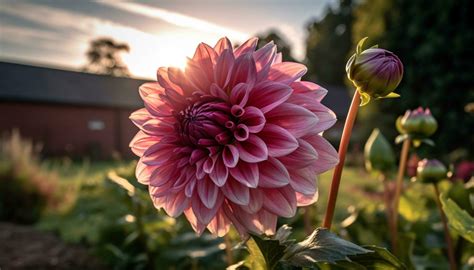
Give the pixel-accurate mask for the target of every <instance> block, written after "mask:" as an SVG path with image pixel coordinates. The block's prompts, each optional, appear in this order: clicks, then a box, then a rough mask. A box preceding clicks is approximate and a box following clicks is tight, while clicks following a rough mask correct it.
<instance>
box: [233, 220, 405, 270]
mask: <svg viewBox="0 0 474 270" xmlns="http://www.w3.org/2000/svg"><path fill="white" fill-rule="evenodd" d="M290 233H291V228H290V227H288V226H286V225H283V226H282V227H281V228H280V229H278V231H277V233H276V234H275V236H273V237H266V236H263V237H261V236H257V235H251V238H250V239H249V240H248V241H247V248H248V250H249V253H250V256H248V258H247V259H246V260H245V261H243V262H239V263H237V264H236V265H233V266H231V267H230V269H239V268H243V267H244V266H245V267H247V268H250V269H301V268H311V269H341V268H342V269H404V266H403V264H402V263H401V262H400V261H399V260H398V259H397V258H395V257H394V256H393V255H392V254H391V253H390V252H388V251H387V250H386V249H384V248H379V247H375V246H368V247H366V248H364V247H360V246H358V245H356V244H353V243H351V242H348V241H346V240H344V239H342V238H339V237H337V236H336V235H335V234H333V233H331V232H329V230H327V229H324V228H319V229H316V230H315V231H314V232H313V233H312V234H311V235H309V236H308V237H307V238H306V239H305V240H303V241H301V242H298V243H294V241H293V240H289V239H288V237H289V236H290ZM333 267H334V268H333Z"/></svg>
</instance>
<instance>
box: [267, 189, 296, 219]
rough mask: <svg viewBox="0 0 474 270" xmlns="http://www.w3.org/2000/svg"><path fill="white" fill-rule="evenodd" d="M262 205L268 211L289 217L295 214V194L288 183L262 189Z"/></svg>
mask: <svg viewBox="0 0 474 270" xmlns="http://www.w3.org/2000/svg"><path fill="white" fill-rule="evenodd" d="M263 198H264V202H265V203H264V204H263V207H264V208H265V209H266V210H268V211H269V212H271V213H273V214H275V215H277V216H280V217H286V218H290V217H293V216H294V215H295V214H296V194H295V191H294V190H293V189H292V188H291V186H290V185H286V186H284V187H280V188H274V189H265V190H264V191H263Z"/></svg>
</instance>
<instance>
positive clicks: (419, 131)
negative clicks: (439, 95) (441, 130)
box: [397, 107, 438, 138]
mask: <svg viewBox="0 0 474 270" xmlns="http://www.w3.org/2000/svg"><path fill="white" fill-rule="evenodd" d="M437 128H438V123H437V122H436V119H435V118H434V117H433V115H431V112H430V110H429V109H425V110H423V108H421V107H419V108H418V109H416V110H413V111H410V110H408V111H406V112H405V114H404V115H403V116H402V117H399V118H398V119H397V129H398V131H400V133H402V134H409V135H412V136H414V137H415V138H426V137H429V136H431V135H433V133H435V131H436V129H437Z"/></svg>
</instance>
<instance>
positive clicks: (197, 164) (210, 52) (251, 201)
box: [130, 38, 338, 236]
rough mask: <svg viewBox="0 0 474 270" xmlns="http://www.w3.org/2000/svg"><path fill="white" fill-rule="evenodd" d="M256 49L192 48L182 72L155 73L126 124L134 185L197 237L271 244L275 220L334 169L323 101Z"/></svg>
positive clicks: (295, 69) (313, 194)
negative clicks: (232, 235) (255, 236)
mask: <svg viewBox="0 0 474 270" xmlns="http://www.w3.org/2000/svg"><path fill="white" fill-rule="evenodd" d="M256 44H257V39H256V38H252V39H250V40H248V41H247V42H245V43H244V44H242V45H241V46H240V47H238V48H236V49H233V48H232V45H231V43H230V41H229V40H228V39H227V38H222V39H221V40H219V42H217V44H216V46H214V48H213V47H210V46H209V45H207V44H204V43H201V44H200V45H199V46H198V47H197V49H196V53H195V54H194V57H193V58H192V59H189V61H188V63H187V67H186V70H185V71H182V70H180V69H178V68H173V67H169V68H160V69H158V74H157V75H158V82H154V83H146V84H144V85H142V86H141V87H140V90H139V92H140V95H141V97H142V98H143V100H144V103H145V108H143V109H140V110H138V111H136V112H134V113H132V115H131V116H130V118H131V120H132V121H133V122H134V123H135V124H136V125H137V126H138V127H139V128H140V131H139V132H138V133H137V135H136V136H135V138H133V140H132V142H131V143H130V146H131V148H132V151H133V152H134V153H135V154H137V155H138V156H140V161H139V162H138V165H137V170H136V175H137V179H138V181H140V182H141V183H143V184H145V185H148V186H149V192H150V195H151V198H152V200H153V202H154V205H155V206H156V207H157V208H158V209H164V210H165V211H166V213H167V214H168V215H170V216H172V217H177V216H179V215H180V214H181V213H183V212H184V214H185V215H186V218H187V219H188V220H189V222H190V223H191V225H192V227H193V229H194V230H195V231H196V232H198V233H202V232H203V231H204V229H205V228H206V227H207V228H208V229H209V231H211V232H212V233H213V234H217V235H219V236H222V235H224V234H226V233H227V232H228V230H229V227H230V224H233V225H234V226H235V227H236V229H237V230H238V231H239V232H240V233H241V234H245V233H246V232H248V231H251V232H255V233H267V234H272V233H273V232H274V231H275V227H276V222H277V217H278V216H281V217H292V216H294V215H295V213H296V208H297V206H305V205H308V204H311V203H313V202H314V201H316V199H317V186H316V175H317V174H319V173H322V172H324V171H326V170H328V169H330V168H332V167H334V166H335V164H336V163H337V162H338V159H337V153H336V151H335V150H334V148H333V147H332V146H331V145H330V144H329V143H328V142H327V141H326V140H325V139H324V138H323V137H321V135H320V134H321V133H322V132H323V131H324V130H326V129H328V128H329V127H331V126H332V125H333V124H334V123H335V121H336V117H335V115H334V113H333V112H332V111H331V110H329V109H328V108H327V107H325V106H323V105H322V104H321V103H320V101H321V99H322V98H323V97H324V96H325V94H326V92H327V91H326V90H325V89H323V88H321V87H320V86H318V85H316V84H314V83H311V82H303V81H300V78H301V76H303V74H304V73H305V72H306V68H305V66H303V65H301V64H298V63H292V62H282V60H281V54H280V53H277V52H276V46H275V45H274V44H273V43H269V44H267V45H266V46H264V47H263V48H261V49H258V50H255V49H256Z"/></svg>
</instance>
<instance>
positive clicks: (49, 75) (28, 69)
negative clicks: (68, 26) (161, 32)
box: [0, 62, 146, 108]
mask: <svg viewBox="0 0 474 270" xmlns="http://www.w3.org/2000/svg"><path fill="white" fill-rule="evenodd" d="M144 82H146V81H144V80H137V79H131V78H120V77H112V76H107V75H98V74H90V73H83V72H77V71H66V70H59V69H54V68H46V67H37V66H30V65H23V64H16V63H7V62H0V100H6V101H28V102H47V103H60V104H74V105H89V106H110V107H125V108H137V107H141V106H143V102H142V101H141V99H140V97H139V95H138V87H139V86H140V85H141V84H142V83H144Z"/></svg>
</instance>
